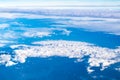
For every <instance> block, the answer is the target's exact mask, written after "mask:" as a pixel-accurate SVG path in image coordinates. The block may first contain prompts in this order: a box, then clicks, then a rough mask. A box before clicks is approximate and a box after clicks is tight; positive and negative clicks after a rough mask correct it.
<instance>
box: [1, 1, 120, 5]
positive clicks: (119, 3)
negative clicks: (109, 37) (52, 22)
mask: <svg viewBox="0 0 120 80" xmlns="http://www.w3.org/2000/svg"><path fill="white" fill-rule="evenodd" d="M63 5H64V6H74V5H79V6H88V5H90V6H96V5H97V6H118V5H120V0H0V6H63Z"/></svg>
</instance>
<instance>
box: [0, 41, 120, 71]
mask: <svg viewBox="0 0 120 80" xmlns="http://www.w3.org/2000/svg"><path fill="white" fill-rule="evenodd" d="M33 44H34V45H36V46H30V45H23V46H22V44H21V45H13V46H12V45H11V48H13V49H14V52H15V54H14V57H10V55H7V54H6V55H1V59H0V63H1V64H4V65H7V64H9V65H12V63H14V64H17V63H19V62H20V63H24V62H25V61H26V58H28V57H45V58H47V57H51V56H61V57H69V58H76V59H78V62H79V61H80V60H79V59H82V58H83V57H85V56H89V59H88V63H89V66H88V68H87V70H88V72H92V71H94V70H93V69H91V68H92V67H100V65H101V64H102V68H101V70H104V69H105V68H107V67H109V66H110V65H111V64H115V63H118V62H120V59H119V55H120V48H117V49H109V48H103V47H98V46H95V45H93V44H89V43H86V42H77V41H65V40H57V41H54V40H51V41H40V42H33ZM38 45H39V46H38Z"/></svg>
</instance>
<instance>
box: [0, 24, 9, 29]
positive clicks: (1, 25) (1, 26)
mask: <svg viewBox="0 0 120 80" xmlns="http://www.w3.org/2000/svg"><path fill="white" fill-rule="evenodd" d="M7 27H9V24H0V29H5V28H7Z"/></svg>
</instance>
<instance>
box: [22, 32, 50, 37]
mask: <svg viewBox="0 0 120 80" xmlns="http://www.w3.org/2000/svg"><path fill="white" fill-rule="evenodd" d="M23 36H24V37H41V38H42V37H45V36H51V33H50V32H36V31H35V32H33V31H30V32H25V33H24V34H23Z"/></svg>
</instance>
